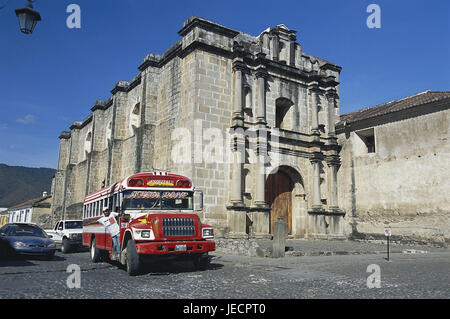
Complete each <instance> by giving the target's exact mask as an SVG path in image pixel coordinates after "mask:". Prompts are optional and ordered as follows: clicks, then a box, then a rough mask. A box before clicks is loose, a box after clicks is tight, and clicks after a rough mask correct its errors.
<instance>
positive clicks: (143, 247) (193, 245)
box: [136, 240, 216, 255]
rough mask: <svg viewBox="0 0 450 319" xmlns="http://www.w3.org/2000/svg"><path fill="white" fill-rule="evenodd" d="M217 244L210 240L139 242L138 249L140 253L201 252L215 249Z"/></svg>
mask: <svg viewBox="0 0 450 319" xmlns="http://www.w3.org/2000/svg"><path fill="white" fill-rule="evenodd" d="M215 246H216V243H215V242H214V241H209V240H200V241H169V242H168V241H164V242H161V241H160V242H138V243H136V250H137V253H138V254H140V255H167V254H201V253H207V252H209V251H214V250H215Z"/></svg>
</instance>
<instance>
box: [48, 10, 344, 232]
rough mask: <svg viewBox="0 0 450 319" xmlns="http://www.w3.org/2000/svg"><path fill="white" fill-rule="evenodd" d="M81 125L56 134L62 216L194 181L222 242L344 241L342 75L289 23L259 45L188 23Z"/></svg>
mask: <svg viewBox="0 0 450 319" xmlns="http://www.w3.org/2000/svg"><path fill="white" fill-rule="evenodd" d="M179 35H180V36H181V39H179V40H178V41H177V42H176V43H175V44H174V45H173V46H171V47H170V48H169V49H168V50H167V51H166V52H164V53H163V54H162V55H157V54H149V55H148V56H147V57H145V59H144V60H143V62H142V64H141V65H140V66H139V68H138V69H139V72H138V74H137V75H136V77H135V78H134V79H132V80H131V81H129V82H126V81H119V82H117V83H116V85H115V86H114V88H113V89H112V90H111V97H110V98H109V99H107V100H99V101H96V102H95V103H94V105H93V107H92V108H91V113H90V114H89V116H88V117H86V118H85V119H84V120H83V121H79V122H73V124H72V126H71V127H70V131H64V132H62V133H61V135H60V137H59V138H60V150H59V160H58V168H57V172H56V175H55V177H54V180H53V189H52V192H53V203H52V214H53V216H54V218H60V217H61V216H64V217H66V218H80V217H81V212H82V202H83V199H84V197H85V196H86V195H87V194H89V193H91V192H94V191H96V190H98V189H100V188H101V187H102V186H104V185H109V184H112V183H114V182H116V181H118V180H120V179H122V178H124V177H126V176H128V175H131V174H133V173H137V172H143V171H153V170H162V171H168V172H173V173H177V174H182V175H186V176H187V177H189V178H191V179H192V181H193V183H194V185H195V187H197V188H199V189H201V190H202V191H203V194H204V207H203V211H201V212H199V215H200V217H201V218H202V220H203V221H204V222H206V223H210V224H211V225H213V226H214V227H215V229H216V234H217V236H218V237H229V238H248V237H250V238H258V237H269V236H270V234H271V233H272V229H273V223H274V221H275V220H277V218H278V217H279V216H280V215H281V216H283V217H284V218H285V221H286V224H287V231H288V234H289V236H290V237H293V238H330V237H343V235H344V215H345V213H344V212H343V210H341V209H340V208H339V207H340V206H339V205H340V203H339V202H338V184H339V183H338V169H339V167H340V165H341V159H340V155H339V151H340V146H339V145H338V143H337V140H338V139H337V136H336V133H335V124H336V123H337V122H339V114H340V112H339V74H340V72H341V67H339V66H338V65H335V64H333V63H330V62H328V61H325V60H323V59H320V58H318V57H314V56H311V55H309V54H307V53H305V52H304V51H303V48H302V46H301V45H300V44H299V43H298V42H297V33H296V31H294V30H290V29H288V28H287V27H285V26H284V25H278V26H276V27H273V28H268V29H267V30H265V31H263V32H262V33H261V34H260V35H258V36H252V35H249V34H246V33H244V32H240V31H236V30H232V29H230V28H227V27H224V26H221V25H219V24H217V23H214V22H211V21H208V20H205V19H202V18H199V17H190V18H189V19H188V20H186V21H185V23H184V24H183V27H182V28H181V30H180V31H179Z"/></svg>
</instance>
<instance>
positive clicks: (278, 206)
mask: <svg viewBox="0 0 450 319" xmlns="http://www.w3.org/2000/svg"><path fill="white" fill-rule="evenodd" d="M293 189H294V183H293V182H292V180H291V178H290V177H289V175H288V174H286V173H285V172H283V171H281V170H278V171H277V172H276V173H274V174H270V175H269V176H268V177H267V181H266V194H265V200H266V203H267V204H268V205H269V207H270V229H269V231H270V233H272V232H273V229H274V223H275V222H276V221H277V220H278V216H283V217H284V221H285V223H286V234H292V190H293Z"/></svg>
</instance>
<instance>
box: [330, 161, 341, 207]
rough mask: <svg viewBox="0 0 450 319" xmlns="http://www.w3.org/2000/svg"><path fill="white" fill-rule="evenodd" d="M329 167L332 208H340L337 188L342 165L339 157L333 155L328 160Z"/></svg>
mask: <svg viewBox="0 0 450 319" xmlns="http://www.w3.org/2000/svg"><path fill="white" fill-rule="evenodd" d="M327 164H328V167H330V171H331V176H330V189H331V190H330V209H331V210H338V209H339V204H338V189H337V171H338V168H339V165H340V161H339V157H338V156H337V155H333V156H332V157H331V158H330V159H329V160H327Z"/></svg>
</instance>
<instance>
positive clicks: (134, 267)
mask: <svg viewBox="0 0 450 319" xmlns="http://www.w3.org/2000/svg"><path fill="white" fill-rule="evenodd" d="M126 251H127V252H126V254H127V256H126V260H127V273H128V275H130V276H136V275H138V274H139V270H140V267H141V261H140V258H139V254H138V253H137V250H136V243H135V242H134V240H132V239H130V240H129V241H128V243H127V248H126Z"/></svg>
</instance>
